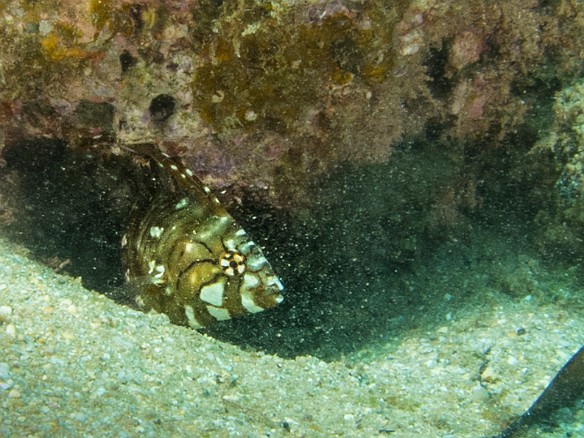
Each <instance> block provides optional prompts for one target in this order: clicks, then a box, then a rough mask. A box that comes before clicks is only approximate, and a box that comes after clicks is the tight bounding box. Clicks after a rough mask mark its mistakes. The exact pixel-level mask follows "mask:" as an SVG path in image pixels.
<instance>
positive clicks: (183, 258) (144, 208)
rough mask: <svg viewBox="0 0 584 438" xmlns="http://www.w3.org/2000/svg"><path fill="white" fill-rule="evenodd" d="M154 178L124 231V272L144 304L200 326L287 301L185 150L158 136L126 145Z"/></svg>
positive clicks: (140, 304)
mask: <svg viewBox="0 0 584 438" xmlns="http://www.w3.org/2000/svg"><path fill="white" fill-rule="evenodd" d="M124 149H126V150H128V151H129V152H130V153H131V154H134V155H135V156H136V157H138V158H139V159H140V160H142V161H143V163H142V165H143V168H144V169H145V171H147V172H148V173H149V179H150V181H151V183H153V184H151V186H152V187H151V188H150V189H149V190H150V192H149V193H147V195H146V196H145V200H143V201H141V202H136V204H135V206H134V207H133V209H132V213H131V214H130V219H129V220H128V223H127V226H126V230H125V233H124V234H123V236H122V241H121V246H122V259H123V265H124V270H125V278H126V282H127V283H128V284H133V285H134V286H135V288H136V289H137V290H138V292H137V293H136V296H135V304H136V305H137V307H138V308H139V309H141V310H143V311H146V312H147V311H150V310H155V311H156V312H159V313H164V314H166V315H167V316H168V317H169V319H170V321H171V322H172V323H174V324H178V325H184V326H188V327H191V328H194V329H200V328H203V327H206V326H208V325H210V324H213V323H215V322H217V321H224V320H228V319H231V318H233V317H236V316H241V315H246V314H250V313H257V312H261V311H263V310H266V309H271V308H274V307H276V306H277V305H279V304H280V303H281V302H282V301H283V299H284V298H283V295H282V291H283V289H284V286H283V285H282V282H281V280H280V279H279V277H278V276H277V275H276V274H275V273H274V271H273V269H272V267H271V265H270V263H269V262H268V260H267V259H266V257H265V256H264V254H263V251H262V249H261V248H260V247H259V246H258V245H257V244H255V243H254V242H253V240H252V239H251V237H250V236H249V235H248V234H247V232H246V231H245V230H244V229H243V228H242V227H241V226H239V225H238V224H237V223H236V221H235V220H234V219H233V217H232V216H231V215H230V214H229V213H228V212H227V211H226V210H225V208H224V207H223V206H222V205H221V204H220V202H219V200H218V199H217V198H216V197H215V196H214V195H213V194H212V193H211V190H210V189H209V188H208V187H207V186H205V185H204V184H203V183H202V182H201V180H199V179H198V178H197V177H196V176H195V175H194V173H193V172H192V171H191V170H190V169H189V168H187V167H186V166H185V165H184V164H183V162H182V161H181V160H180V159H178V158H172V157H170V156H169V155H168V154H166V153H164V152H162V151H161V150H160V149H158V148H157V146H156V145H155V144H153V143H140V144H131V145H124Z"/></svg>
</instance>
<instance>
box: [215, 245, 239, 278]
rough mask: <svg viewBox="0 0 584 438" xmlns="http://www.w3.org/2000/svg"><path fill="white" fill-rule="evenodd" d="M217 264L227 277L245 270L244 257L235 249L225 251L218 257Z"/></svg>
mask: <svg viewBox="0 0 584 438" xmlns="http://www.w3.org/2000/svg"><path fill="white" fill-rule="evenodd" d="M219 266H220V267H221V270H222V271H223V272H224V273H225V274H226V275H228V276H229V277H233V276H234V275H236V274H237V275H241V274H243V273H244V272H245V257H244V256H243V254H241V253H239V252H236V251H226V252H224V253H223V254H222V255H221V257H220V258H219Z"/></svg>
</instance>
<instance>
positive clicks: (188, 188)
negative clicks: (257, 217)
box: [123, 143, 223, 209]
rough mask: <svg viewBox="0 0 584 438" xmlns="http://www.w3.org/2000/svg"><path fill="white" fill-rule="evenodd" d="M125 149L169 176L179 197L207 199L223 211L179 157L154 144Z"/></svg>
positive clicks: (126, 146)
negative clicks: (151, 162)
mask: <svg viewBox="0 0 584 438" xmlns="http://www.w3.org/2000/svg"><path fill="white" fill-rule="evenodd" d="M123 148H124V149H126V150H128V151H130V152H132V153H134V154H136V155H140V156H143V157H145V158H147V159H150V160H151V161H153V162H154V165H156V166H158V167H159V168H161V169H162V171H163V173H164V174H165V175H169V176H170V179H171V180H172V184H173V186H174V189H175V191H176V192H177V197H183V196H185V197H190V198H195V199H196V200H197V201H198V202H201V200H203V199H205V200H206V201H207V202H208V204H209V206H211V205H212V206H215V208H218V209H223V208H222V207H221V206H220V203H219V200H218V199H217V198H216V197H215V196H214V195H213V194H212V193H211V190H210V189H209V187H207V186H206V185H205V184H203V182H202V181H201V180H200V179H199V178H197V176H195V174H194V173H193V171H192V170H191V169H189V168H188V167H186V166H185V165H184V163H183V162H182V160H181V159H180V158H178V157H171V156H170V155H168V154H166V153H164V152H162V151H161V150H160V149H158V148H157V147H156V145H155V144H153V143H136V144H131V145H125V146H124V147H123Z"/></svg>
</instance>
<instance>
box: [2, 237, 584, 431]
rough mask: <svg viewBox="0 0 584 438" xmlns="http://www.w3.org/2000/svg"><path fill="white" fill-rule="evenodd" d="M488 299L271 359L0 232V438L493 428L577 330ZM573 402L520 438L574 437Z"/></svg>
mask: <svg viewBox="0 0 584 438" xmlns="http://www.w3.org/2000/svg"><path fill="white" fill-rule="evenodd" d="M493 302H494V301H493V300H491V301H489V303H491V304H490V305H489V306H488V307H487V306H485V307H482V308H481V307H476V308H475V309H474V310H472V308H468V309H467V310H465V311H464V312H460V313H457V314H456V315H455V317H452V315H444V323H443V324H442V325H438V326H437V327H435V328H434V329H432V330H431V331H423V330H422V331H415V332H412V333H406V334H405V335H403V336H401V337H399V341H394V342H395V343H394V344H393V345H387V346H386V350H387V353H382V354H377V355H375V357H374V358H373V359H368V360H367V361H361V362H360V361H355V360H354V359H353V360H350V361H349V360H347V361H346V362H341V361H339V362H333V363H326V362H323V361H321V360H319V359H317V358H314V357H298V358H296V359H293V360H290V359H282V358H279V357H276V356H270V355H267V354H264V353H261V352H249V351H243V350H241V349H240V348H238V347H237V346H233V345H228V344H224V343H221V342H219V341H216V340H214V339H211V338H209V337H207V336H204V335H201V334H199V333H197V332H195V331H193V330H190V329H187V328H182V327H177V326H174V325H171V324H170V323H169V322H168V321H167V319H166V317H164V316H161V315H156V314H143V313H140V312H137V311H134V310H132V309H129V308H126V307H123V306H121V305H118V304H116V303H114V302H112V301H110V300H108V299H107V298H105V297H104V296H102V295H99V294H97V293H95V292H92V291H88V290H86V289H84V288H83V287H82V286H81V285H80V283H79V281H75V280H74V279H72V278H69V277H64V276H60V275H57V274H55V273H54V272H53V271H51V270H50V269H48V268H47V267H45V266H41V265H38V264H36V263H35V262H33V261H31V260H29V259H28V258H27V257H26V256H25V253H23V251H22V250H21V249H20V248H18V247H15V246H14V245H12V244H10V243H7V242H6V241H3V240H0V407H1V408H0V436H3V437H20V436H35V437H36V436H38V437H49V436H50V437H54V436H84V437H91V436H93V437H110V436H112V437H126V436H157V437H158V436H197V437H198V436H209V437H215V436H218V437H224V436H225V437H228V436H244V437H263V436H270V437H279V436H306V437H312V436H316V437H320V436H347V437H352V436H355V437H369V436H391V437H412V436H419V437H481V436H491V435H493V434H496V433H497V432H499V431H500V430H501V427H502V425H503V424H504V423H505V422H506V421H507V420H508V419H509V418H510V417H511V416H513V415H514V414H520V413H521V412H522V411H523V410H525V409H526V408H527V407H528V406H529V405H530V404H531V403H532V402H533V401H534V400H535V398H536V397H537V395H538V394H539V393H540V392H541V391H542V390H543V388H544V387H545V385H546V384H547V383H548V382H549V380H550V379H551V378H552V377H553V376H554V375H555V373H556V372H557V371H558V370H559V369H560V368H561V367H562V365H563V364H564V363H565V361H566V360H567V359H568V358H569V357H570V356H571V355H572V354H573V353H574V352H576V351H577V349H578V348H579V347H580V345H581V344H582V341H583V334H584V314H583V312H580V311H576V310H574V309H570V307H569V306H565V305H562V304H554V303H550V304H544V305H542V304H541V303H539V304H535V303H534V301H533V300H529V299H523V300H515V301H509V300H507V301H504V300H503V301H501V303H500V304H492V303H493ZM396 339H397V338H396ZM381 351H383V348H381ZM358 356H359V355H356V357H358ZM364 356H366V355H364ZM583 412H584V410H583V409H580V410H577V409H573V410H568V411H565V412H563V417H562V415H560V417H561V418H564V419H565V422H566V424H564V425H562V424H560V426H559V427H556V428H555V429H550V430H548V431H543V430H538V429H534V430H531V431H530V432H529V434H528V435H527V436H567V435H566V431H568V430H569V431H570V433H572V434H573V435H572V436H584V418H583V417H584V415H583Z"/></svg>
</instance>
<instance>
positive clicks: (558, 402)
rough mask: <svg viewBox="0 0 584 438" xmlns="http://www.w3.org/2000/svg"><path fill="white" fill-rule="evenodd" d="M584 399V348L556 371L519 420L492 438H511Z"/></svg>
mask: <svg viewBox="0 0 584 438" xmlns="http://www.w3.org/2000/svg"><path fill="white" fill-rule="evenodd" d="M583 399H584V347H581V348H580V349H579V350H578V351H577V352H576V353H575V354H574V355H573V356H572V357H571V358H570V359H569V360H568V362H566V364H565V365H564V366H563V367H562V369H560V371H558V373H557V374H556V376H555V377H554V378H553V379H552V381H551V382H550V383H549V385H548V386H547V387H546V388H545V390H544V391H543V392H542V393H541V395H540V396H539V397H538V398H537V400H536V401H535V402H534V403H533V404H532V405H531V407H530V408H529V409H528V410H527V411H525V412H524V413H523V414H522V415H521V416H520V417H519V418H517V419H516V420H515V421H513V422H512V423H511V424H510V425H509V426H508V427H507V428H506V429H505V430H504V431H503V432H501V433H500V434H498V435H496V436H494V437H493V438H512V437H515V436H517V435H519V434H521V433H523V432H525V431H526V430H527V429H529V427H530V426H532V425H534V424H538V423H543V422H544V421H546V420H547V419H548V418H549V417H550V416H551V415H552V414H553V413H554V412H556V411H557V410H558V409H559V408H561V407H564V406H569V405H571V404H572V403H574V402H575V401H576V400H583Z"/></svg>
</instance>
